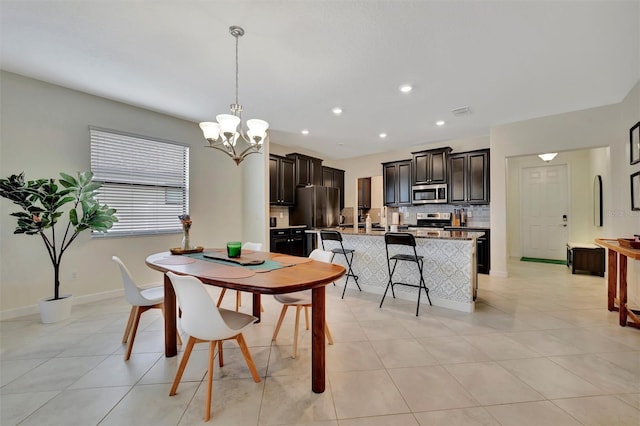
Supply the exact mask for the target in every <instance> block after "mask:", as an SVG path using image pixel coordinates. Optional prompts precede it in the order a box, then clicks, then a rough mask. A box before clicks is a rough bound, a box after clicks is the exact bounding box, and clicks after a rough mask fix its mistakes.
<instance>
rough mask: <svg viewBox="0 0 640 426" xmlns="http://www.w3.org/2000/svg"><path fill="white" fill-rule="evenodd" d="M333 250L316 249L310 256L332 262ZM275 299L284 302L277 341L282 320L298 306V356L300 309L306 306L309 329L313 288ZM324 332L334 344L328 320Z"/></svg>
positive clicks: (295, 339) (295, 351)
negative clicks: (288, 310) (289, 311)
mask: <svg viewBox="0 0 640 426" xmlns="http://www.w3.org/2000/svg"><path fill="white" fill-rule="evenodd" d="M333 255H334V253H333V252H330V251H324V250H321V249H315V250H313V251H312V252H311V254H309V258H311V259H313V260H318V261H320V262H326V263H331V261H332V260H333ZM273 297H274V299H276V300H277V301H278V302H280V303H282V311H280V317H279V318H278V322H277V324H276V329H275V330H274V331H273V337H272V338H271V340H272V341H275V340H276V338H277V337H278V333H279V332H280V326H281V325H282V321H283V320H284V317H285V315H286V313H287V309H288V308H289V307H290V306H291V307H295V308H296V323H295V326H294V329H293V356H292V358H295V357H297V356H298V328H299V325H300V311H301V310H302V309H303V308H304V319H305V326H306V329H307V330H309V309H310V308H311V290H304V291H297V292H294V293H284V294H275V295H274V296H273ZM324 332H325V334H326V335H327V340H328V341H329V344H330V345H333V337H332V336H331V332H330V331H329V326H328V325H327V323H326V321H325V324H324Z"/></svg>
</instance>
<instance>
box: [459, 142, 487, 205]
mask: <svg viewBox="0 0 640 426" xmlns="http://www.w3.org/2000/svg"><path fill="white" fill-rule="evenodd" d="M489 201H490V197H489V150H488V149H481V150H477V151H470V152H460V153H455V154H451V155H450V156H449V202H450V203H451V204H489Z"/></svg>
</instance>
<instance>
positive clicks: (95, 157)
mask: <svg viewBox="0 0 640 426" xmlns="http://www.w3.org/2000/svg"><path fill="white" fill-rule="evenodd" d="M89 133H90V136H91V171H92V172H93V179H94V181H96V182H101V183H102V187H101V188H100V189H99V190H98V192H99V196H98V200H99V201H100V203H101V204H107V205H109V207H112V208H114V209H116V210H117V212H116V216H117V217H118V222H117V223H115V224H114V226H113V228H111V229H110V230H109V232H108V233H107V234H106V235H107V236H120V235H141V234H161V233H177V232H182V225H181V224H180V220H179V219H178V216H179V215H181V214H185V213H188V212H189V147H187V146H185V145H181V144H179V143H176V142H171V141H165V140H160V139H154V138H149V137H145V136H137V135H132V134H128V133H123V132H117V131H113V130H106V129H100V128H97V127H90V128H89ZM94 235H95V236H99V235H103V234H101V233H95V234H94Z"/></svg>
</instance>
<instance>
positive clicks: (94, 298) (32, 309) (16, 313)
mask: <svg viewBox="0 0 640 426" xmlns="http://www.w3.org/2000/svg"><path fill="white" fill-rule="evenodd" d="M120 296H124V289H118V290H110V291H105V292H102V293H94V294H85V295H84V296H74V297H73V304H74V305H84V304H86V303H92V302H99V301H101V300H105V299H111V298H114V297H120ZM72 309H73V307H72ZM39 313H40V312H39V311H38V305H37V304H35V305H29V306H22V307H20V308H14V309H8V310H6V311H0V321H4V320H11V319H16V318H20V317H25V316H28V315H38V314H39Z"/></svg>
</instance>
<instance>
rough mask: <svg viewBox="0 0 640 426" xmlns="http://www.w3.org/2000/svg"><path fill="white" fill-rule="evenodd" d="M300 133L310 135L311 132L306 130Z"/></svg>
mask: <svg viewBox="0 0 640 426" xmlns="http://www.w3.org/2000/svg"><path fill="white" fill-rule="evenodd" d="M300 133H302V134H303V135H308V134H309V131H308V130H307V129H304V130H303V131H302V132H300Z"/></svg>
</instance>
